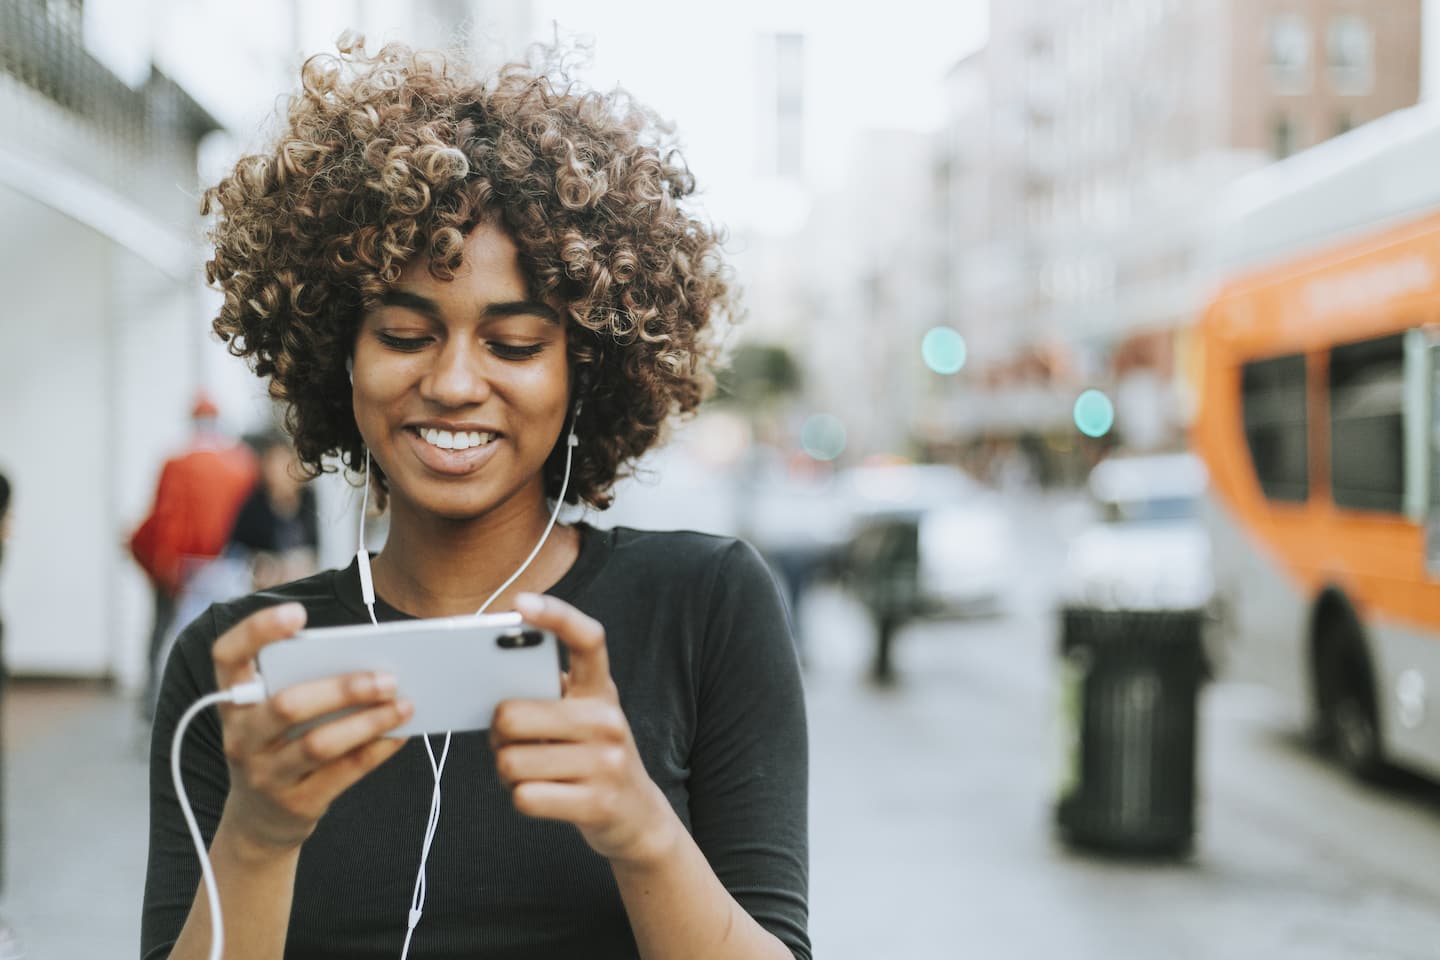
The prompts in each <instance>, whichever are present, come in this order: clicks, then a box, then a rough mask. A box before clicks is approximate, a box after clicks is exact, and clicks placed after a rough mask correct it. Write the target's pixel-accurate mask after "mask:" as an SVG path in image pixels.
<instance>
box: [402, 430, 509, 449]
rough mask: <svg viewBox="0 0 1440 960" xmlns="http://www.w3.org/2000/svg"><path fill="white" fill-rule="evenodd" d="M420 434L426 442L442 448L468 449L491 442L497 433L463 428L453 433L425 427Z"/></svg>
mask: <svg viewBox="0 0 1440 960" xmlns="http://www.w3.org/2000/svg"><path fill="white" fill-rule="evenodd" d="M420 436H421V437H423V438H424V440H425V442H426V443H428V444H430V445H431V446H433V447H439V448H440V449H441V450H468V449H470V448H471V447H478V446H481V445H483V444H487V443H490V442H491V441H492V440H494V439H495V434H493V433H490V432H488V431H486V432H481V431H478V430H468V431H467V430H462V431H459V432H456V433H451V432H450V431H449V430H436V429H433V428H430V427H425V428H422V429H421V430H420Z"/></svg>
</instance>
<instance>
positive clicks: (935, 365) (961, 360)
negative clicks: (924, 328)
mask: <svg viewBox="0 0 1440 960" xmlns="http://www.w3.org/2000/svg"><path fill="white" fill-rule="evenodd" d="M965 353H966V351H965V338H964V337H962V336H960V334H959V332H958V331H956V330H952V329H951V328H950V327H932V328H931V329H930V330H929V332H927V333H926V334H925V339H924V340H922V341H920V356H922V357H924V358H925V366H927V367H929V368H930V369H931V370H934V371H935V372H936V373H944V374H951V373H959V372H960V368H961V367H963V366H965Z"/></svg>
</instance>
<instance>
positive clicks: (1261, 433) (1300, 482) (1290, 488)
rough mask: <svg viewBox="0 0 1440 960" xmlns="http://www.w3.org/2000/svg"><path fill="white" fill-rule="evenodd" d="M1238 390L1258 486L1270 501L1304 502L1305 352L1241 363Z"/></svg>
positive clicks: (1306, 480) (1306, 447)
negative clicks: (1242, 366) (1242, 365)
mask: <svg viewBox="0 0 1440 960" xmlns="http://www.w3.org/2000/svg"><path fill="white" fill-rule="evenodd" d="M1240 390H1241V403H1242V405H1243V407H1244V419H1245V442H1246V444H1247V445H1248V446H1249V447H1250V460H1251V462H1252V463H1253V464H1254V465H1255V477H1256V479H1257V480H1259V481H1260V489H1261V490H1262V491H1264V493H1265V496H1266V497H1267V498H1268V499H1270V500H1284V501H1289V502H1293V503H1303V502H1305V498H1306V497H1308V496H1309V495H1310V464H1309V444H1308V442H1307V440H1306V430H1307V428H1308V418H1307V415H1306V405H1305V357H1304V355H1303V354H1295V355H1293V356H1288V357H1275V358H1274V359H1271V360H1257V361H1255V362H1254V363H1247V364H1245V366H1244V368H1243V370H1242V372H1241V384H1240Z"/></svg>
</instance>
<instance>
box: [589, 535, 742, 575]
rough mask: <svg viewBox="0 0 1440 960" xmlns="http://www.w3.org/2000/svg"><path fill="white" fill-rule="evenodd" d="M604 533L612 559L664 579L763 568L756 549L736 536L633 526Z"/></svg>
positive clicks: (724, 573)
mask: <svg viewBox="0 0 1440 960" xmlns="http://www.w3.org/2000/svg"><path fill="white" fill-rule="evenodd" d="M605 533H606V536H608V538H609V540H610V555H611V559H612V560H614V561H618V562H620V563H621V564H623V565H624V566H625V567H626V568H627V570H631V571H633V570H634V569H635V568H636V567H639V568H642V569H648V570H651V571H653V572H654V573H655V574H656V575H658V576H663V577H664V578H666V579H669V578H673V577H685V578H689V577H695V576H702V577H714V576H718V575H729V574H733V573H737V572H745V571H750V570H760V571H765V570H767V568H766V566H765V561H764V560H762V559H761V557H760V553H759V551H757V550H756V549H755V548H754V547H753V546H751V545H750V544H749V543H747V542H746V541H744V540H741V539H740V538H738V537H727V536H721V535H718V534H712V533H699V532H696V531H694V530H637V529H635V528H633V527H612V528H611V529H610V530H608V531H606V532H605Z"/></svg>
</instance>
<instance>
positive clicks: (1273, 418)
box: [1192, 108, 1440, 776]
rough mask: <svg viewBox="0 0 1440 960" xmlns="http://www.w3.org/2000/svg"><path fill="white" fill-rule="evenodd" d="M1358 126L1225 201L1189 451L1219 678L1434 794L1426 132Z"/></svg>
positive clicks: (1439, 723)
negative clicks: (1206, 545) (1213, 601)
mask: <svg viewBox="0 0 1440 960" xmlns="http://www.w3.org/2000/svg"><path fill="white" fill-rule="evenodd" d="M1371 127H1373V128H1374V129H1371V128H1361V129H1360V130H1357V131H1355V132H1354V133H1353V134H1349V135H1347V136H1345V137H1342V138H1339V140H1337V141H1335V142H1333V144H1322V145H1321V146H1320V147H1317V148H1314V149H1313V150H1311V151H1307V153H1306V154H1300V155H1298V156H1297V157H1295V158H1293V162H1292V161H1286V162H1285V163H1282V164H1277V165H1275V167H1272V168H1270V169H1268V170H1266V171H1263V172H1262V173H1261V174H1257V175H1255V176H1253V177H1251V178H1250V182H1248V183H1242V184H1241V185H1238V187H1237V191H1238V193H1236V194H1232V197H1231V206H1232V208H1238V209H1234V210H1233V211H1232V213H1231V214H1230V215H1229V216H1228V217H1227V218H1226V219H1225V222H1224V223H1223V229H1222V231H1221V232H1220V234H1219V240H1217V245H1218V249H1219V251H1220V252H1219V253H1217V254H1216V260H1217V262H1218V263H1219V265H1220V267H1221V269H1222V272H1224V273H1227V274H1228V276H1229V279H1228V280H1227V281H1226V283H1225V285H1224V286H1223V287H1222V289H1221V291H1220V293H1219V294H1218V296H1217V297H1216V298H1215V299H1214V301H1213V302H1212V303H1211V304H1210V305H1209V307H1208V308H1207V310H1206V311H1205V314H1204V316H1203V318H1202V320H1201V321H1200V323H1199V327H1198V330H1197V336H1196V341H1197V343H1196V349H1197V363H1196V366H1195V369H1196V371H1197V381H1196V395H1195V399H1196V403H1197V406H1196V415H1195V421H1194V427H1193V437H1192V440H1193V445H1194V448H1195V450H1196V451H1197V453H1199V455H1200V456H1201V457H1202V458H1203V459H1204V461H1205V463H1206V466H1207V468H1208V470H1209V473H1210V491H1211V492H1210V502H1209V509H1208V514H1209V519H1210V521H1211V523H1210V526H1211V533H1212V550H1213V556H1214V558H1215V567H1216V570H1215V573H1216V587H1217V591H1218V597H1219V605H1220V608H1221V610H1222V611H1223V614H1224V620H1225V629H1224V631H1223V632H1224V635H1225V637H1226V641H1227V642H1226V643H1225V645H1224V648H1223V653H1222V660H1223V662H1222V669H1223V670H1224V672H1225V673H1226V674H1227V675H1230V676H1237V677H1240V678H1248V679H1255V680H1260V681H1263V682H1265V683H1266V684H1267V685H1268V686H1270V687H1272V688H1273V689H1274V690H1276V691H1278V692H1279V693H1280V694H1282V696H1283V698H1284V701H1285V702H1286V703H1288V704H1289V705H1290V706H1291V707H1293V708H1294V714H1295V715H1296V716H1301V717H1304V718H1305V720H1306V722H1307V723H1308V724H1309V725H1310V726H1311V728H1312V729H1313V730H1314V731H1315V732H1317V733H1319V734H1321V735H1322V736H1323V737H1324V738H1325V740H1326V742H1328V743H1329V744H1330V745H1331V746H1332V747H1333V748H1334V750H1335V752H1336V754H1337V756H1338V757H1339V758H1340V760H1341V761H1342V762H1343V763H1344V764H1345V765H1346V766H1347V767H1349V768H1350V769H1351V770H1353V771H1354V772H1356V773H1357V774H1360V775H1362V776H1363V775H1368V774H1372V773H1376V772H1378V771H1379V770H1381V769H1383V767H1384V765H1385V764H1386V763H1390V764H1395V765H1398V766H1403V767H1407V768H1410V769H1413V770H1418V771H1421V772H1424V773H1427V774H1429V775H1431V776H1440V115H1437V114H1435V113H1434V112H1433V111H1430V110H1428V109H1426V108H1415V109H1414V110H1411V111H1405V112H1403V114H1401V115H1396V116H1394V117H1392V118H1386V119H1385V120H1382V121H1377V123H1375V124H1372V125H1371ZM1236 196H1239V197H1240V198H1241V199H1240V200H1236ZM1245 197H1253V198H1254V199H1253V200H1249V199H1244V198H1245Z"/></svg>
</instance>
